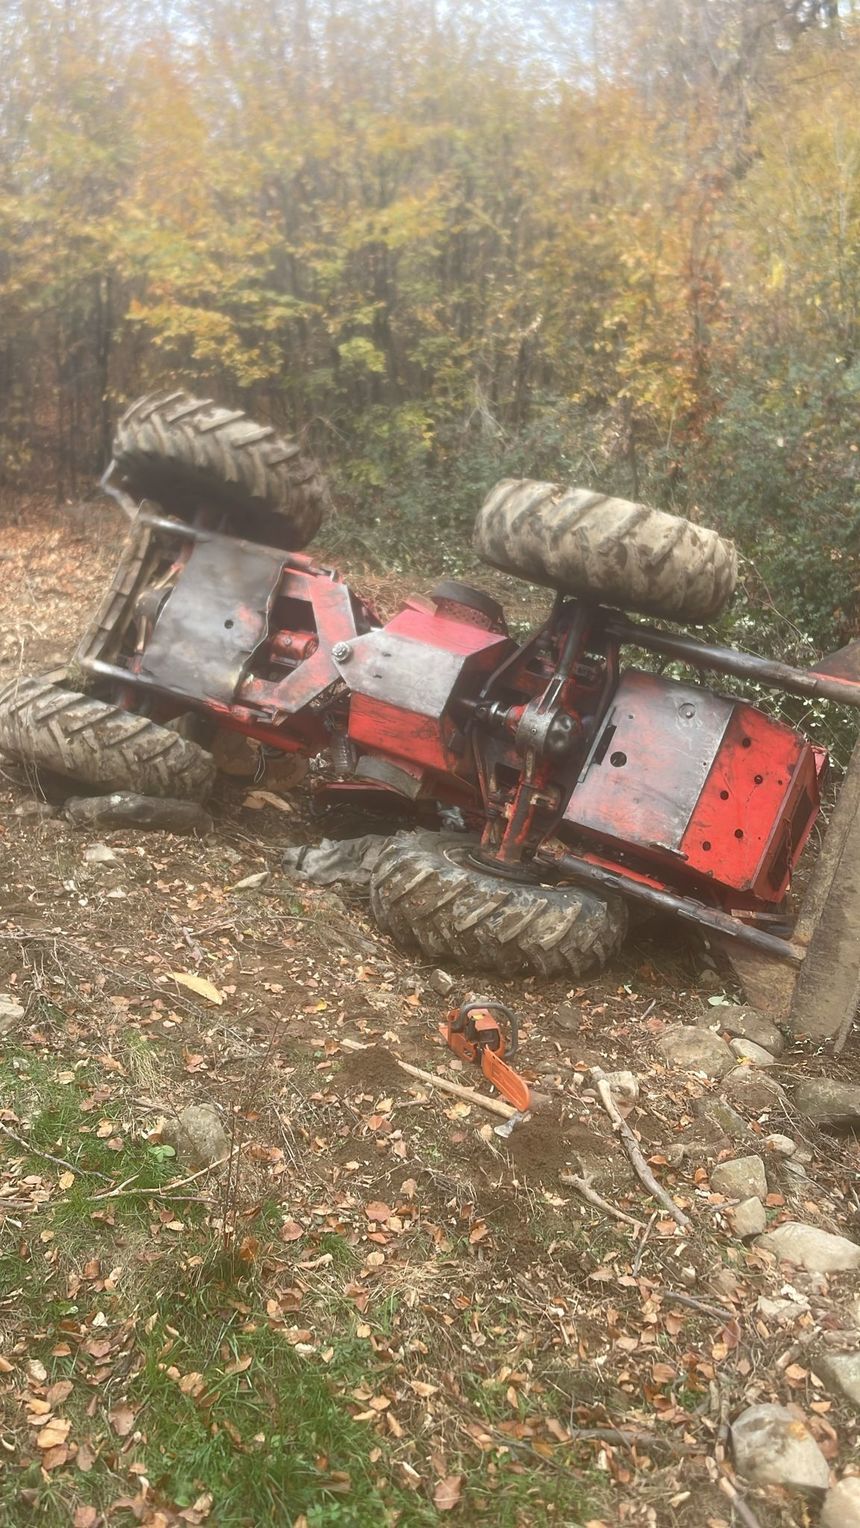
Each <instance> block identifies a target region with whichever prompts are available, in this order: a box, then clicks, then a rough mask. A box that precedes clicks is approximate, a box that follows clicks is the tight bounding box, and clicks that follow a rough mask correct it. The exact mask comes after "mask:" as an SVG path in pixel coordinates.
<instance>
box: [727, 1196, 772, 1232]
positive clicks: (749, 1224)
mask: <svg viewBox="0 0 860 1528" xmlns="http://www.w3.org/2000/svg"><path fill="white" fill-rule="evenodd" d="M732 1219H733V1221H734V1227H735V1235H736V1236H739V1237H740V1239H741V1241H746V1239H747V1237H749V1236H760V1235H761V1233H762V1231H763V1230H764V1229H765V1227H766V1225H767V1215H766V1214H765V1208H764V1205H763V1204H762V1202H761V1200H760V1199H757V1198H756V1197H755V1196H753V1197H752V1198H750V1199H742V1200H741V1202H740V1204H737V1205H735V1208H734V1211H733V1212H732Z"/></svg>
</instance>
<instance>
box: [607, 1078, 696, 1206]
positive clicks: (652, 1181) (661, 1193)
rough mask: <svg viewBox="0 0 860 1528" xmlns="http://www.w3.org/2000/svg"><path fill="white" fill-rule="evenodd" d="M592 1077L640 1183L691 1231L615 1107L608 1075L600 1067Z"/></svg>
mask: <svg viewBox="0 0 860 1528" xmlns="http://www.w3.org/2000/svg"><path fill="white" fill-rule="evenodd" d="M591 1075H592V1077H593V1079H594V1082H595V1084H596V1086H597V1092H598V1096H599V1098H600V1102H601V1103H602V1105H603V1107H604V1109H605V1110H606V1113H607V1114H608V1115H609V1118H610V1119H611V1121H612V1124H613V1126H614V1128H615V1129H616V1131H617V1132H618V1134H619V1135H620V1136H621V1139H622V1141H623V1142H624V1145H625V1148H626V1151H627V1155H628V1156H629V1158H630V1161H631V1162H632V1164H633V1169H634V1171H635V1173H636V1176H637V1177H638V1178H639V1180H640V1182H642V1183H644V1185H645V1187H646V1188H647V1190H648V1192H649V1194H650V1195H651V1196H652V1198H654V1199H656V1200H658V1201H659V1203H660V1204H662V1205H663V1208H664V1209H665V1210H668V1212H669V1214H670V1215H671V1216H672V1219H673V1220H675V1221H677V1223H678V1225H679V1226H680V1227H681V1230H682V1231H691V1230H692V1229H693V1228H692V1225H691V1223H690V1221H689V1219H688V1218H687V1216H686V1215H685V1214H684V1211H683V1210H681V1209H679V1208H678V1206H677V1204H676V1203H675V1201H674V1199H673V1198H672V1197H671V1195H670V1194H668V1193H667V1192H666V1190H665V1189H664V1188H662V1187H661V1185H660V1184H659V1183H658V1182H657V1179H656V1178H655V1177H654V1174H653V1173H652V1171H651V1169H650V1167H649V1166H648V1163H647V1162H646V1161H645V1158H644V1156H643V1155H642V1152H641V1149H640V1146H639V1142H638V1141H637V1139H636V1137H635V1135H634V1134H633V1131H632V1130H631V1129H630V1126H629V1125H628V1123H627V1121H626V1120H625V1119H623V1118H622V1116H621V1115H620V1114H619V1112H618V1110H617V1108H616V1107H615V1100H614V1098H613V1097H612V1093H611V1090H610V1087H609V1083H608V1082H607V1081H606V1073H605V1072H604V1071H603V1068H602V1067H599V1066H594V1067H592V1068H591Z"/></svg>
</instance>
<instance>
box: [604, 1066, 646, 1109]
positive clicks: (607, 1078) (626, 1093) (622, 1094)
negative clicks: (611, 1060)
mask: <svg viewBox="0 0 860 1528" xmlns="http://www.w3.org/2000/svg"><path fill="white" fill-rule="evenodd" d="M603 1080H604V1082H607V1083H608V1084H609V1091H610V1093H611V1094H612V1097H613V1099H614V1100H615V1102H616V1103H617V1104H635V1102H636V1100H637V1099H638V1097H639V1079H638V1077H637V1076H636V1074H635V1072H604V1074H603Z"/></svg>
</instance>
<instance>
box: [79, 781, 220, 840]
mask: <svg viewBox="0 0 860 1528" xmlns="http://www.w3.org/2000/svg"><path fill="white" fill-rule="evenodd" d="M64 810H65V815H66V817H67V818H68V820H69V822H70V823H72V825H73V826H74V827H76V828H160V829H162V830H163V831H164V832H165V833H211V831H212V818H211V817H210V816H209V813H208V812H204V810H203V808H202V806H199V805H198V803H197V802H196V801H178V800H174V798H173V797H172V796H138V795H136V794H135V793H134V792H133V791H114V793H113V795H112V796H72V797H71V798H70V800H68V801H67V802H66V805H65V809H64Z"/></svg>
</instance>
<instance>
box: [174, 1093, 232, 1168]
mask: <svg viewBox="0 0 860 1528" xmlns="http://www.w3.org/2000/svg"><path fill="white" fill-rule="evenodd" d="M161 1139H162V1140H163V1141H164V1142H166V1144H167V1145H168V1146H173V1147H174V1149H175V1151H176V1155H177V1156H178V1157H180V1158H181V1159H182V1160H183V1161H186V1162H188V1163H190V1164H191V1166H192V1167H213V1166H214V1165H215V1163H216V1162H221V1161H223V1159H224V1158H225V1157H227V1156H229V1154H230V1138H229V1136H228V1135H227V1132H226V1130H225V1129H224V1123H223V1121H222V1119H221V1115H220V1114H219V1112H218V1110H217V1109H216V1108H215V1107H214V1105H213V1104H189V1105H188V1107H187V1108H185V1109H183V1110H182V1112H181V1114H179V1115H178V1116H177V1117H176V1118H175V1119H171V1120H168V1121H167V1123H166V1124H165V1125H163V1126H162V1129H161Z"/></svg>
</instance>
